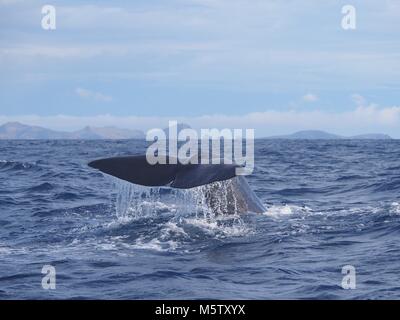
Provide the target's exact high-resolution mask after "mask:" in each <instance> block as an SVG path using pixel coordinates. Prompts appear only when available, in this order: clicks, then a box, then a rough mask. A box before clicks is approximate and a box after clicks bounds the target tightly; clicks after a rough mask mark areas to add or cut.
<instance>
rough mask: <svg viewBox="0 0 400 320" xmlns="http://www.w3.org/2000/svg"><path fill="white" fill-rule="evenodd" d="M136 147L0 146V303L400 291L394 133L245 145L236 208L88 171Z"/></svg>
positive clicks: (387, 294) (139, 147) (194, 193)
mask: <svg viewBox="0 0 400 320" xmlns="http://www.w3.org/2000/svg"><path fill="white" fill-rule="evenodd" d="M145 147H146V144H145V142H141V141H0V298H1V299H93V298H95V299H97V298H99V299H208V298H211V299H388V298H390V299H399V298H400V279H399V278H400V245H399V238H400V196H399V192H400V160H399V155H400V141H396V140H385V141H383V140H382V141H372V140H371V141H361V140H360V141H356V140H330V141H322V140H320V141H306V140H304V141H290V140H257V141H256V143H255V147H256V151H255V165H256V168H255V171H254V174H253V175H251V176H249V177H247V179H248V182H249V184H250V186H251V187H252V189H253V190H254V191H255V193H256V194H257V195H258V197H259V198H260V199H261V200H262V202H263V204H264V205H265V207H266V212H265V213H263V214H245V215H242V216H235V215H233V216H232V215H228V216H221V215H218V216H215V215H213V214H212V212H209V211H207V210H205V209H204V210H203V209H202V208H199V204H198V203H197V202H196V199H198V197H199V192H200V193H201V191H199V190H197V189H193V190H187V191H179V190H170V189H168V188H152V189H150V188H145V187H139V186H135V185H132V184H129V183H126V182H123V181H120V180H117V179H115V178H111V177H107V176H104V175H103V174H102V173H100V172H98V171H96V170H93V169H91V168H89V167H88V166H87V163H88V162H89V161H91V160H93V159H97V158H104V157H111V156H116V155H130V154H141V153H144V151H145ZM200 196H201V195H200ZM44 265H51V266H54V268H55V270H56V289H55V290H45V289H43V288H42V278H43V277H44V274H42V273H41V271H42V268H43V266H44ZM346 265H351V266H354V268H355V270H356V288H355V289H354V290H351V289H350V290H345V289H343V288H342V279H343V277H344V276H345V275H343V274H342V267H343V266H346Z"/></svg>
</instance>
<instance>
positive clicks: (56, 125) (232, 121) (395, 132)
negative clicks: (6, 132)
mask: <svg viewBox="0 0 400 320" xmlns="http://www.w3.org/2000/svg"><path fill="white" fill-rule="evenodd" d="M170 120H176V121H178V122H183V123H188V124H189V125H191V126H192V127H193V128H195V129H201V128H219V129H222V128H231V129H233V128H242V129H243V128H252V129H255V132H256V136H257V137H265V136H270V135H277V134H286V133H292V132H294V131H298V130H310V129H319V130H326V131H330V132H332V133H337V134H343V135H355V134H361V133H374V132H377V133H386V134H390V135H391V136H392V137H396V138H400V106H393V107H385V108H379V107H377V106H374V105H370V106H358V107H356V108H355V109H353V110H351V111H345V112H325V111H318V110H317V111H298V110H292V111H272V110H271V111H264V112H252V113H247V114H243V115H226V114H214V115H203V116H197V117H196V116H194V117H156V116H148V117H141V116H113V115H110V114H104V115H95V116H82V117H81V116H68V115H55V116H37V115H25V116H0V123H4V122H8V121H20V122H22V123H26V124H31V125H39V126H44V127H49V128H52V129H59V130H75V129H80V128H82V127H84V126H86V125H91V126H116V127H120V128H130V129H141V130H148V129H151V128H165V127H166V126H168V121H170Z"/></svg>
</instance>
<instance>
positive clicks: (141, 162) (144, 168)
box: [88, 155, 265, 212]
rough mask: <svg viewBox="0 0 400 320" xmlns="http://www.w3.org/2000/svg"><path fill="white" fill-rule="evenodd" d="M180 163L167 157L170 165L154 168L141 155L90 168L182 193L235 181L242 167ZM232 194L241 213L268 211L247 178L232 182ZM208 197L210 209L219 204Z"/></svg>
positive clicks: (97, 162) (94, 163)
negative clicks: (195, 188) (182, 190)
mask: <svg viewBox="0 0 400 320" xmlns="http://www.w3.org/2000/svg"><path fill="white" fill-rule="evenodd" d="M171 160H173V161H171ZM176 160H177V159H172V158H170V157H167V163H166V164H154V165H152V164H149V163H148V161H147V159H146V156H144V155H139V156H124V157H113V158H106V159H99V160H94V161H92V162H90V163H89V164H88V165H89V166H90V167H92V168H95V169H98V170H100V171H101V172H104V173H106V174H109V175H112V176H114V177H117V178H119V179H122V180H125V181H128V182H131V183H134V184H139V185H142V186H147V187H159V186H170V187H172V188H179V189H190V188H194V187H199V186H204V185H209V184H213V183H214V182H218V181H225V180H229V179H232V178H235V177H236V168H238V167H240V166H239V165H237V164H191V163H188V164H181V163H179V162H178V161H176ZM176 162H178V163H176ZM175 163H176V164H175ZM210 188H211V189H210V190H212V189H213V188H215V186H214V185H211V187H210ZM229 192H230V194H231V196H232V197H233V199H232V201H234V202H235V203H238V204H239V205H240V208H241V209H240V210H239V211H241V212H249V211H251V212H264V211H265V209H264V207H263V205H262V204H261V202H260V201H259V200H258V198H257V197H256V195H255V194H254V193H253V192H252V191H251V189H250V187H249V186H248V184H247V182H246V181H245V179H244V177H241V176H240V177H237V179H236V180H235V181H232V183H230V187H229ZM208 193H209V194H208V200H207V202H208V203H209V204H210V205H213V203H219V202H218V199H217V197H218V196H217V194H216V193H215V192H208ZM235 199H236V200H235Z"/></svg>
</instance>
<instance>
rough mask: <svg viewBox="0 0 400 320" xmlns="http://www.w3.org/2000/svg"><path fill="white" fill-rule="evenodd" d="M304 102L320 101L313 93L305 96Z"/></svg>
mask: <svg viewBox="0 0 400 320" xmlns="http://www.w3.org/2000/svg"><path fill="white" fill-rule="evenodd" d="M303 101H306V102H315V101H318V96H316V95H315V94H312V93H307V94H306V95H304V96H303Z"/></svg>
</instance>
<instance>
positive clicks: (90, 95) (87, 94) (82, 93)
mask: <svg viewBox="0 0 400 320" xmlns="http://www.w3.org/2000/svg"><path fill="white" fill-rule="evenodd" d="M75 92H76V94H77V95H78V96H79V97H81V98H84V99H92V100H97V101H102V102H110V101H112V97H111V96H108V95H105V94H103V93H101V92H95V91H91V90H88V89H83V88H76V89H75Z"/></svg>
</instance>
